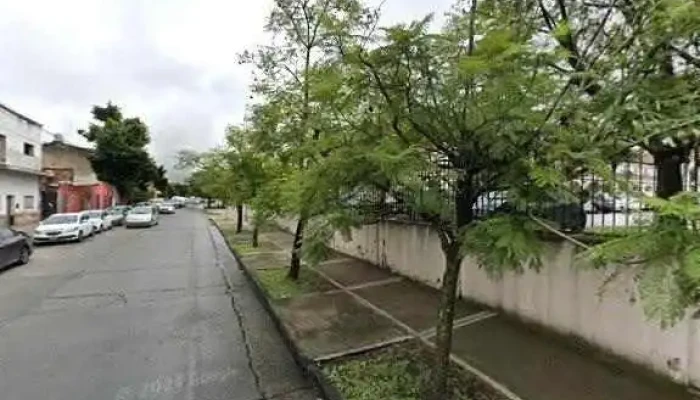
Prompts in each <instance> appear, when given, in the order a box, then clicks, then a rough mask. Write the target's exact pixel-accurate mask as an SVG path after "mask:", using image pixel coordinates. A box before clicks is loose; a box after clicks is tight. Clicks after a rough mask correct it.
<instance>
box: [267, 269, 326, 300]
mask: <svg viewBox="0 0 700 400" xmlns="http://www.w3.org/2000/svg"><path fill="white" fill-rule="evenodd" d="M256 275H257V279H258V281H259V282H260V284H261V285H262V286H263V287H264V288H265V291H266V292H267V294H268V296H270V298H271V299H273V300H283V299H288V298H291V297H295V296H299V295H301V294H306V293H314V292H322V291H326V290H329V289H331V288H332V285H330V284H329V283H328V282H326V280H325V279H323V278H321V277H320V276H318V275H317V274H316V273H315V272H313V271H310V270H308V269H306V268H302V270H301V273H300V274H299V280H297V281H293V280H291V279H289V278H287V268H270V269H261V270H258V271H257V272H256Z"/></svg>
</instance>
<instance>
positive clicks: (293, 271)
mask: <svg viewBox="0 0 700 400" xmlns="http://www.w3.org/2000/svg"><path fill="white" fill-rule="evenodd" d="M305 224H306V219H305V218H303V217H301V218H299V221H297V228H296V230H295V231H294V244H293V245H292V263H291V265H290V266H289V274H287V277H288V278H290V279H292V280H297V279H299V271H300V270H301V254H300V253H301V244H302V243H303V234H304V225H305Z"/></svg>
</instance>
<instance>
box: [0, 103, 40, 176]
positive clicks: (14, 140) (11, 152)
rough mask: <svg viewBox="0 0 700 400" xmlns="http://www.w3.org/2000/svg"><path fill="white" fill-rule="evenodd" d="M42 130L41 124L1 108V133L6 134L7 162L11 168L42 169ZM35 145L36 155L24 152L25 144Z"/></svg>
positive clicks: (37, 170)
mask: <svg viewBox="0 0 700 400" xmlns="http://www.w3.org/2000/svg"><path fill="white" fill-rule="evenodd" d="M41 132H42V128H41V127H40V126H37V125H34V124H31V123H29V122H27V121H25V120H24V119H22V118H19V117H17V116H16V115H14V114H12V113H10V112H8V111H7V110H5V109H3V108H0V135H3V136H5V141H6V149H7V150H6V164H7V166H8V167H10V168H19V169H22V170H29V171H36V172H39V171H41V152H42V148H41V147H42V146H41ZM25 143H28V144H31V145H32V146H34V155H33V156H28V155H25V154H24V144H25Z"/></svg>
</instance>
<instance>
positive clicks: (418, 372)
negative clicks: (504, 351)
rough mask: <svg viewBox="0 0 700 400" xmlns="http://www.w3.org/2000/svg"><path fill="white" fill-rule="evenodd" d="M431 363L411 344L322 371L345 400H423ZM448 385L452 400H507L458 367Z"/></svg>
mask: <svg viewBox="0 0 700 400" xmlns="http://www.w3.org/2000/svg"><path fill="white" fill-rule="evenodd" d="M431 360H432V357H431V354H430V352H429V351H427V350H426V349H425V348H424V347H423V346H421V345H420V344H419V343H416V342H409V343H404V344H399V345H394V346H391V347H388V348H385V349H382V350H377V351H373V352H370V353H365V354H362V355H359V356H355V357H350V358H347V359H343V360H338V361H335V362H330V363H327V364H325V365H323V366H322V370H323V372H324V373H325V374H326V376H327V377H328V379H329V380H330V381H331V383H333V385H334V386H335V387H336V388H338V390H339V391H340V393H341V394H342V395H343V397H344V398H345V399H346V400H376V399H391V400H421V399H423V398H425V394H426V393H427V388H428V384H429V383H430V371H431V370H432V366H431ZM449 384H450V391H451V394H452V395H451V397H450V398H449V400H502V399H504V397H503V396H501V395H499V394H498V393H496V392H494V391H493V389H491V388H490V387H489V386H487V385H485V384H484V383H482V382H480V381H478V380H477V379H475V378H474V377H472V376H470V375H468V374H467V373H466V372H464V371H463V370H461V369H459V368H458V367H454V368H453V370H452V373H451V376H450V379H449ZM445 400H448V399H445Z"/></svg>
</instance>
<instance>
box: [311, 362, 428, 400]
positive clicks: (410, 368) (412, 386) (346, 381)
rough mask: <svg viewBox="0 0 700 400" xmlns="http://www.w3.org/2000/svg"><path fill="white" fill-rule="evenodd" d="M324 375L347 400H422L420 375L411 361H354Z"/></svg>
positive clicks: (336, 367)
mask: <svg viewBox="0 0 700 400" xmlns="http://www.w3.org/2000/svg"><path fill="white" fill-rule="evenodd" d="M325 371H326V373H327V374H328V378H329V379H330V381H331V382H332V383H333V384H334V385H335V386H336V387H337V388H338V389H339V390H340V392H341V393H342V394H343V397H344V398H346V399H348V400H376V399H395V400H419V399H421V379H420V376H421V371H420V370H419V369H418V365H416V364H415V363H414V362H413V360H411V359H404V360H396V359H390V358H387V359H385V358H379V359H369V360H354V361H349V362H347V363H345V364H340V365H330V366H328V367H326V368H325Z"/></svg>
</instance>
